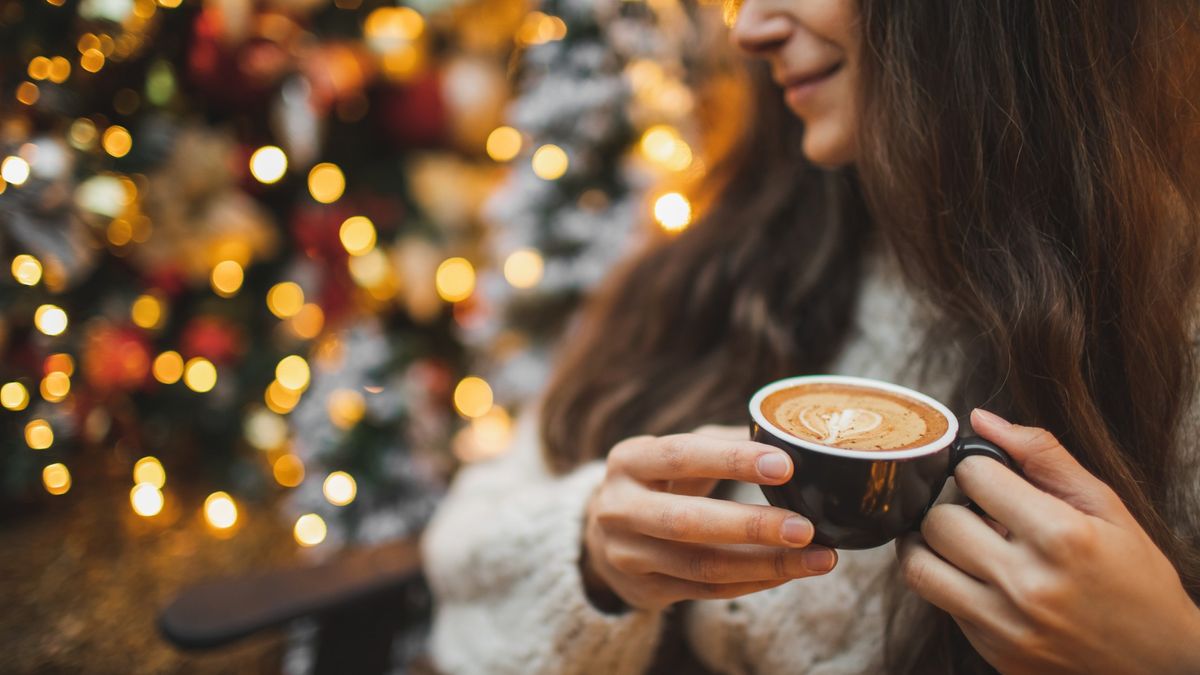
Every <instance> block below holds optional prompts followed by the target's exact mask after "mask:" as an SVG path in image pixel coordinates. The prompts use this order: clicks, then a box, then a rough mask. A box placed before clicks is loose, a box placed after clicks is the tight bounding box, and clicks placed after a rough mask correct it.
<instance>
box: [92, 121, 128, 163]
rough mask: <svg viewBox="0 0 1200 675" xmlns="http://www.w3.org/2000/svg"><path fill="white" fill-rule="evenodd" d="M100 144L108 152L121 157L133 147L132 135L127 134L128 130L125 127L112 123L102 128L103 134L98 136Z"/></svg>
mask: <svg viewBox="0 0 1200 675" xmlns="http://www.w3.org/2000/svg"><path fill="white" fill-rule="evenodd" d="M100 145H101V147H103V148H104V151H105V152H107V153H108V154H110V155H112V156H113V157H116V158H121V157H124V156H125V155H128V154H129V151H130V150H132V149H133V136H130V135H129V130H128V129H126V128H125V127H123V126H121V125H119V124H114V125H112V126H111V127H109V128H107V129H105V130H104V135H102V136H101V137H100Z"/></svg>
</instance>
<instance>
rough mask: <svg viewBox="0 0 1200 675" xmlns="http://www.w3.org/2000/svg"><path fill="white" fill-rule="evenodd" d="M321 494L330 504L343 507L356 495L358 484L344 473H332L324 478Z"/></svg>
mask: <svg viewBox="0 0 1200 675" xmlns="http://www.w3.org/2000/svg"><path fill="white" fill-rule="evenodd" d="M321 492H322V493H324V495H325V499H326V500H328V501H329V503H330V504H333V505H334V506H345V505H347V504H349V503H350V502H352V501H354V497H355V496H356V495H358V484H357V483H355V482H354V477H353V476H351V475H350V474H348V473H346V472H345V471H334V472H333V473H331V474H329V475H328V476H326V477H325V482H324V483H322V484H321Z"/></svg>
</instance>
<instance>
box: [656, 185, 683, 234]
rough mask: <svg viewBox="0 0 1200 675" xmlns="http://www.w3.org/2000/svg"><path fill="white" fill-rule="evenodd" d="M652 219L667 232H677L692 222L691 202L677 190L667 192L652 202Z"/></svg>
mask: <svg viewBox="0 0 1200 675" xmlns="http://www.w3.org/2000/svg"><path fill="white" fill-rule="evenodd" d="M654 219H655V220H657V221H658V224H659V225H661V226H662V228H663V229H664V230H667V231H668V232H679V231H680V230H683V229H684V228H686V227H687V226H688V225H690V224H691V222H692V204H691V202H689V201H688V200H687V197H684V196H683V195H682V194H680V193H678V192H668V193H667V194H665V195H663V196H661V197H659V198H658V199H657V200H655V202H654Z"/></svg>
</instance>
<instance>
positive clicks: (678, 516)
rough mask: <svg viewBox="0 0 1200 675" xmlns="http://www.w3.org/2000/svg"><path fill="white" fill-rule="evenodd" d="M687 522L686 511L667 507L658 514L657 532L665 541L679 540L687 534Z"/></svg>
mask: <svg viewBox="0 0 1200 675" xmlns="http://www.w3.org/2000/svg"><path fill="white" fill-rule="evenodd" d="M689 520H690V519H689V515H688V512H687V510H686V509H682V508H678V507H672V506H668V507H665V508H664V509H663V510H662V511H661V512H659V514H658V526H659V530H660V531H661V532H662V535H663V537H665V538H667V539H680V538H681V537H683V536H684V535H686V534H687V533H688V530H689V526H688V523H689Z"/></svg>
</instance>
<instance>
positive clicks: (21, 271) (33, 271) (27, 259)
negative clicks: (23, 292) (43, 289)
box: [12, 253, 42, 286]
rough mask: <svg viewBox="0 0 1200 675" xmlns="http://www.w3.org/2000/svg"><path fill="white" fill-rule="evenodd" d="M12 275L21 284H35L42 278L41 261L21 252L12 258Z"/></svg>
mask: <svg viewBox="0 0 1200 675" xmlns="http://www.w3.org/2000/svg"><path fill="white" fill-rule="evenodd" d="M12 275H13V278H14V279H16V280H17V283H19V284H21V285H22V286H36V285H37V283H38V282H39V281H41V280H42V263H41V262H39V261H38V259H37V258H35V257H33V256H31V255H29V254H27V253H22V254H20V255H18V256H16V257H15V258H13V261H12Z"/></svg>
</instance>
